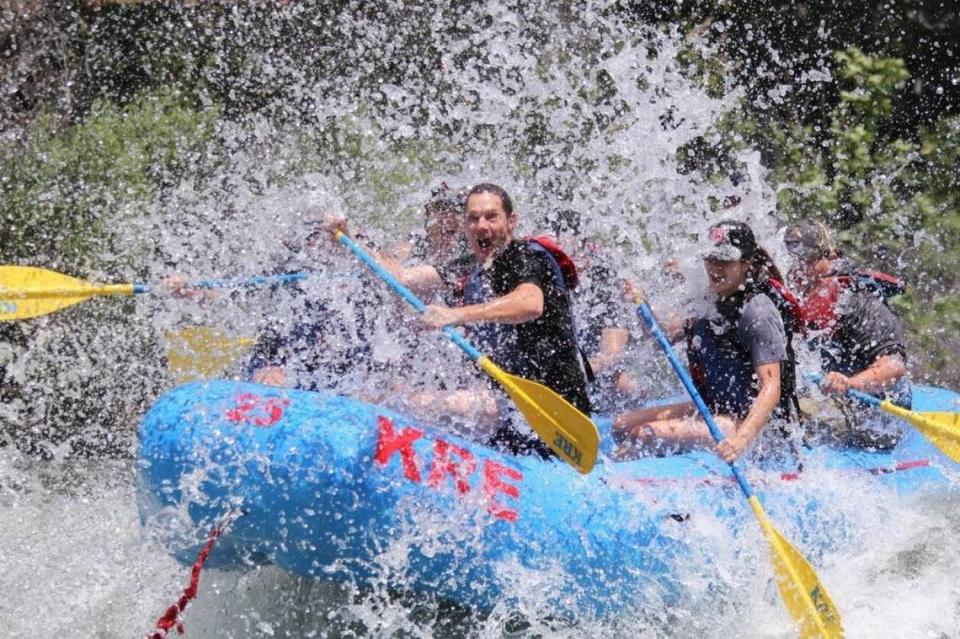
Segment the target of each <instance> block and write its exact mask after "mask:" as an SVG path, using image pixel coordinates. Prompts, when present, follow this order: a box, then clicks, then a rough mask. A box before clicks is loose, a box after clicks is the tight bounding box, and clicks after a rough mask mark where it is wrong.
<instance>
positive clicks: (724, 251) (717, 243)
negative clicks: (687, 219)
mask: <svg viewBox="0 0 960 639" xmlns="http://www.w3.org/2000/svg"><path fill="white" fill-rule="evenodd" d="M708 241H709V243H710V246H709V248H707V250H706V252H705V253H704V255H703V259H705V260H715V261H717V262H736V261H741V260H748V259H750V258H751V257H753V254H754V253H756V252H757V239H756V238H755V237H754V235H753V230H752V229H751V228H750V227H749V226H748V225H747V224H744V223H743V222H737V221H736V220H723V221H722V222H719V223H717V224H714V225H713V226H711V227H710V233H709V235H708Z"/></svg>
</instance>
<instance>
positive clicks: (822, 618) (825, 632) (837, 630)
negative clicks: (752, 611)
mask: <svg viewBox="0 0 960 639" xmlns="http://www.w3.org/2000/svg"><path fill="white" fill-rule="evenodd" d="M750 507H751V508H752V509H753V512H754V514H755V515H756V516H757V520H758V521H759V522H760V528H762V529H763V534H764V535H765V536H766V538H767V542H768V543H769V544H770V553H771V555H772V556H773V572H774V575H775V576H776V579H777V588H778V589H779V590H780V596H781V597H782V598H783V602H784V604H785V605H786V606H787V610H788V611H789V612H790V616H791V617H793V619H794V621H796V622H797V625H798V626H799V628H800V637H801V638H802V639H814V638H820V639H834V638H840V637H843V636H844V635H843V625H842V622H841V620H840V612H839V611H838V610H837V608H836V606H835V605H834V604H833V600H832V599H830V595H829V594H828V593H827V589H826V588H825V587H824V585H823V584H822V583H820V578H819V577H817V573H815V572H814V571H813V568H812V567H811V566H810V564H809V563H808V562H807V560H806V559H805V558H804V557H803V555H801V554H800V552H799V551H798V550H797V549H796V548H794V547H793V545H792V544H791V543H790V542H789V541H787V539H786V538H785V537H784V536H783V535H781V534H780V531H779V530H777V529H776V528H774V527H773V524H771V523H770V520H769V519H767V514H766V512H764V510H763V506H761V505H760V500H759V499H757V497H756V495H754V496H752V497H750Z"/></svg>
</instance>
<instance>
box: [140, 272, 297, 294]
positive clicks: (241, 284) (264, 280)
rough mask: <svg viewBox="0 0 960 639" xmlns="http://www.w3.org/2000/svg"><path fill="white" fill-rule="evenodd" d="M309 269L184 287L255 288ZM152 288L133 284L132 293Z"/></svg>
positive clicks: (284, 280) (284, 281)
mask: <svg viewBox="0 0 960 639" xmlns="http://www.w3.org/2000/svg"><path fill="white" fill-rule="evenodd" d="M310 275H312V273H310V272H309V271H299V272H296V273H282V274H280V275H254V276H251V277H233V278H228V279H222V280H196V281H194V282H187V283H186V284H185V285H184V288H256V287H258V286H272V285H273V284H290V283H292V282H299V281H301V280H305V279H307V278H308V277H310ZM151 290H153V287H152V286H151V285H150V284H134V285H133V294H134V295H141V294H143V293H149V292H150V291H151Z"/></svg>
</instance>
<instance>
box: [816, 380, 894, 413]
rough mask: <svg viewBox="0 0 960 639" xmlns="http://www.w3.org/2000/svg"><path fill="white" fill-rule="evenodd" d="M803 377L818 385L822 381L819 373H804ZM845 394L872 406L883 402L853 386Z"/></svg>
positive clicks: (875, 406) (878, 405) (877, 405)
mask: <svg viewBox="0 0 960 639" xmlns="http://www.w3.org/2000/svg"><path fill="white" fill-rule="evenodd" d="M804 377H806V378H807V379H809V380H810V381H811V382H813V383H815V384H817V385H818V386H819V385H820V384H821V383H822V382H823V375H821V374H820V373H805V374H804ZM847 395H849V396H850V397H853V398H854V399H857V400H859V401H861V402H863V403H864V404H868V405H870V406H873V407H874V408H880V405H881V404H882V403H883V402H882V401H880V400H879V399H877V398H876V397H874V396H873V395H868V394H867V393H864V392H863V391H858V390H856V389H854V388H848V389H847Z"/></svg>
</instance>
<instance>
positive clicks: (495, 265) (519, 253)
mask: <svg viewBox="0 0 960 639" xmlns="http://www.w3.org/2000/svg"><path fill="white" fill-rule="evenodd" d="M552 260H553V258H552V256H550V254H549V253H548V252H547V251H546V250H545V249H542V248H538V247H537V246H535V245H534V243H533V242H527V241H520V240H514V241H512V242H511V243H510V244H508V245H507V246H506V247H504V249H503V250H502V251H501V252H500V253H499V254H498V255H497V256H496V258H494V260H493V261H492V263H490V264H489V266H486V267H485V266H479V267H477V268H476V269H475V270H474V271H473V273H471V275H470V277H469V280H468V283H467V286H466V291H465V303H466V304H468V305H469V304H479V303H483V302H485V301H488V300H492V299H494V298H497V297H502V296H503V295H506V294H508V293H510V292H511V291H513V290H514V289H516V288H517V287H518V286H520V285H521V284H534V285H536V286H537V287H539V288H540V290H541V291H543V314H542V315H541V316H540V317H538V318H537V319H534V320H531V321H529V322H524V323H522V324H496V323H492V322H491V323H484V324H480V325H476V326H470V327H468V335H469V337H470V339H471V340H472V341H473V342H474V345H475V346H477V348H478V349H479V350H480V351H481V352H483V353H486V354H487V355H489V356H490V358H491V359H492V360H493V361H494V362H496V363H497V365H499V366H500V367H502V368H503V369H504V370H506V371H508V372H510V373H513V374H515V375H518V376H520V377H523V378H525V379H529V380H532V381H536V382H540V383H541V384H545V385H546V386H549V387H550V388H551V389H553V390H554V391H556V392H557V393H558V394H560V395H561V396H562V397H564V398H565V399H566V400H567V401H569V402H570V403H571V404H573V405H574V406H576V407H577V408H578V409H580V410H581V411H583V412H584V413H586V414H589V413H590V411H591V405H590V399H589V397H588V395H587V380H586V374H585V372H584V369H583V366H582V363H581V360H580V354H579V352H578V349H577V342H576V336H575V334H574V329H573V324H572V315H571V307H570V298H569V294H568V291H567V289H566V286H565V284H564V283H563V278H562V274H560V273H559V267H558V266H557V264H556V263H555V261H552ZM516 422H517V420H515V419H514V420H511V419H507V420H505V422H504V423H503V424H502V425H501V427H500V429H499V430H498V431H497V433H496V434H495V435H494V436H493V438H492V439H491V444H493V445H496V446H499V447H501V448H503V449H506V450H508V451H510V452H512V453H515V454H529V453H537V454H540V455H541V456H544V457H546V456H552V452H551V451H550V449H549V448H548V447H547V446H546V445H545V444H544V443H543V442H542V441H540V440H539V439H537V438H536V437H533V436H531V435H529V434H527V433H528V431H527V432H524V431H525V430H526V429H525V428H518V426H517V425H516Z"/></svg>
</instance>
